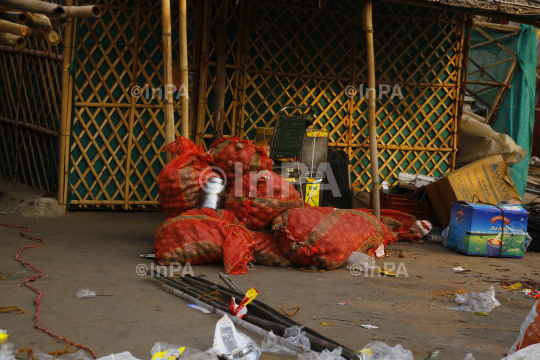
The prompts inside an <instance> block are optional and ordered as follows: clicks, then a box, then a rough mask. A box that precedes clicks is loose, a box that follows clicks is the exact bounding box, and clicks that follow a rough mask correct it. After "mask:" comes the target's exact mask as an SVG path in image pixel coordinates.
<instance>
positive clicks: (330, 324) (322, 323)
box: [321, 322, 334, 326]
mask: <svg viewBox="0 0 540 360" xmlns="http://www.w3.org/2000/svg"><path fill="white" fill-rule="evenodd" d="M321 325H325V326H334V324H332V323H325V322H321Z"/></svg>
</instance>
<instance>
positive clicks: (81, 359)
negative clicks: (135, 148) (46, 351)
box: [56, 349, 94, 360]
mask: <svg viewBox="0 0 540 360" xmlns="http://www.w3.org/2000/svg"><path fill="white" fill-rule="evenodd" d="M93 359H94V358H91V357H89V356H88V355H86V352H85V351H84V350H82V349H81V350H78V351H77V352H75V353H73V354H69V353H68V354H64V355H60V356H59V357H57V358H56V360H93Z"/></svg>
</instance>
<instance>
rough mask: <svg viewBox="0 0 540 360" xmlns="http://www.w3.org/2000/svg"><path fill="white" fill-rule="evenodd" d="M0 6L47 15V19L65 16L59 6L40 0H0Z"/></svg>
mask: <svg viewBox="0 0 540 360" xmlns="http://www.w3.org/2000/svg"><path fill="white" fill-rule="evenodd" d="M0 5H1V6H4V7H8V8H12V9H17V10H22V11H30V12H35V13H39V14H43V15H47V16H48V17H62V16H65V15H66V10H65V9H64V8H63V7H62V6H61V5H58V4H54V3H48V2H45V1H41V0H0Z"/></svg>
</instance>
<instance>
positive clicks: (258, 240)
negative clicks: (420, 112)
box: [253, 231, 292, 268]
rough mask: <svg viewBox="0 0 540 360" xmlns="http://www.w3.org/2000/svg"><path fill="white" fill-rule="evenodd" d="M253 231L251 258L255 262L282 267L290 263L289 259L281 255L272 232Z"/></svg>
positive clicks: (288, 265)
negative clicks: (253, 241)
mask: <svg viewBox="0 0 540 360" xmlns="http://www.w3.org/2000/svg"><path fill="white" fill-rule="evenodd" d="M253 233H254V235H255V249H254V250H253V258H254V259H255V263H256V264H260V265H266V266H279V267H283V268H287V267H290V266H291V265H292V263H291V260H289V259H287V258H286V257H285V256H283V253H282V252H281V250H280V249H279V246H278V244H277V239H276V238H275V236H274V234H273V233H272V232H266V231H254V232H253Z"/></svg>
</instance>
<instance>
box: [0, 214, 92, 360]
mask: <svg viewBox="0 0 540 360" xmlns="http://www.w3.org/2000/svg"><path fill="white" fill-rule="evenodd" d="M0 225H1V226H7V227H13V228H18V229H24V231H22V232H20V235H21V236H23V237H25V238H27V239H30V240H35V241H39V244H37V245H32V246H29V245H27V246H23V248H22V249H21V250H19V252H18V253H17V255H15V260H16V261H18V262H20V263H21V264H23V265H26V266H28V267H29V268H30V269H32V270H33V271H35V272H37V273H38V275H34V276H32V277H30V278H28V279H26V280H24V284H25V285H26V287H27V288H29V289H30V290H32V291H33V292H35V293H36V294H37V295H38V298H37V299H36V300H34V303H35V304H36V306H37V309H36V314H35V315H34V317H35V318H36V319H37V322H36V325H35V326H36V328H38V329H39V330H41V331H43V332H45V333H47V334H48V335H50V336H52V337H54V338H56V339H58V340H65V341H66V342H67V343H68V344H70V345H73V346H76V344H75V343H73V342H71V341H69V340H67V339H66V338H65V337H64V338H61V337H60V336H58V335H56V334H54V333H52V332H50V331H48V330H47V329H45V328H43V327H41V326H39V324H40V323H41V319H40V318H39V311H40V310H41V303H40V302H41V298H42V297H43V292H41V291H39V290H38V289H36V288H35V287H33V286H31V285H28V282H29V281H36V280H37V279H39V278H40V277H42V276H43V271H40V270H38V269H36V268H35V267H34V266H33V265H32V264H30V263H28V262H25V261H23V260H20V259H19V256H20V255H21V253H22V252H23V251H24V250H26V249H32V248H37V247H40V246H42V245H43V244H44V243H45V241H43V239H40V238H38V237H35V236H31V235H27V234H25V233H27V232H29V231H30V228H29V227H28V226H17V225H8V224H2V223H0ZM80 348H81V349H84V350H86V351H88V352H90V353H91V354H92V356H93V357H94V359H97V356H96V353H94V352H93V351H92V350H90V349H89V348H87V347H85V346H80Z"/></svg>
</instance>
